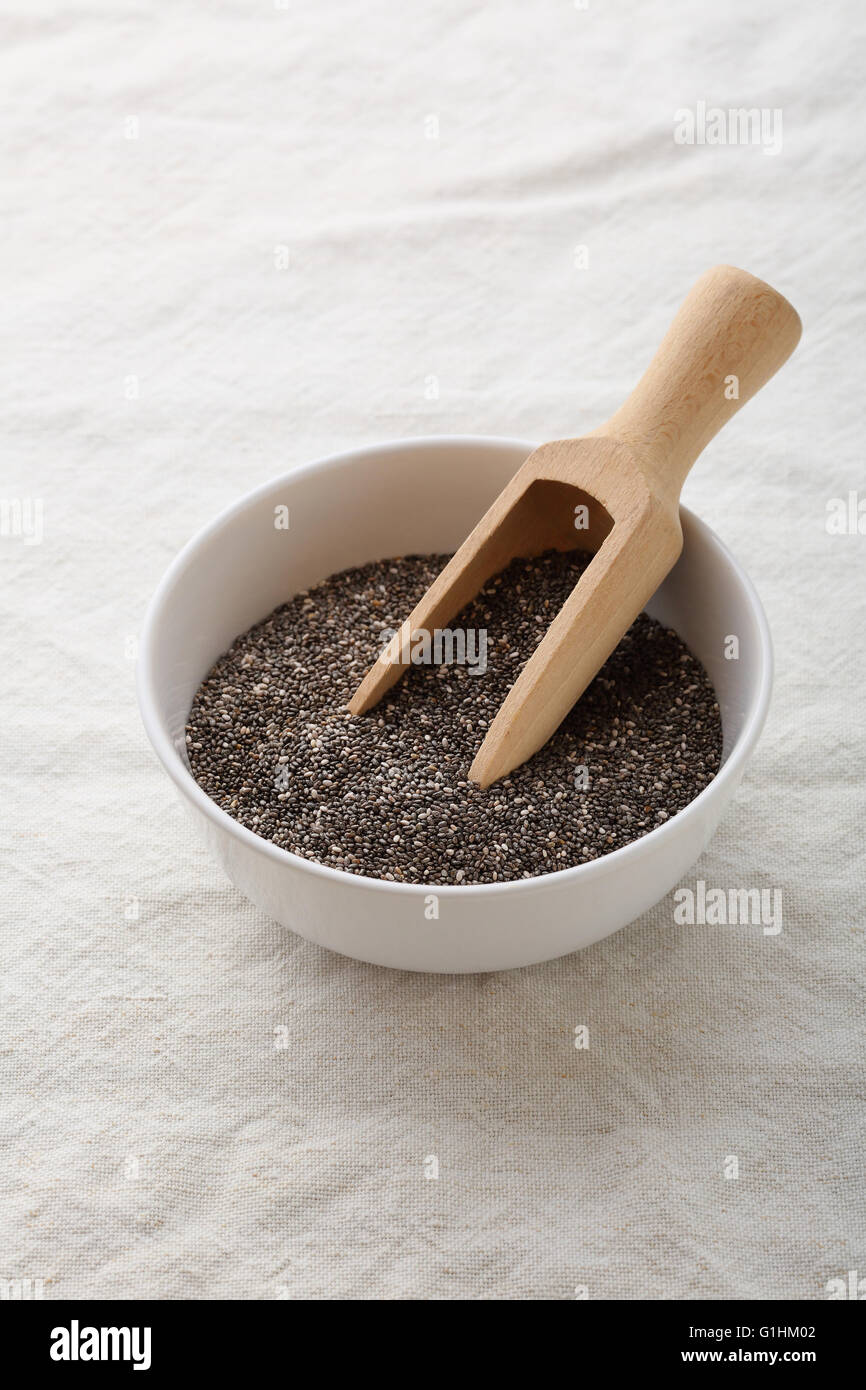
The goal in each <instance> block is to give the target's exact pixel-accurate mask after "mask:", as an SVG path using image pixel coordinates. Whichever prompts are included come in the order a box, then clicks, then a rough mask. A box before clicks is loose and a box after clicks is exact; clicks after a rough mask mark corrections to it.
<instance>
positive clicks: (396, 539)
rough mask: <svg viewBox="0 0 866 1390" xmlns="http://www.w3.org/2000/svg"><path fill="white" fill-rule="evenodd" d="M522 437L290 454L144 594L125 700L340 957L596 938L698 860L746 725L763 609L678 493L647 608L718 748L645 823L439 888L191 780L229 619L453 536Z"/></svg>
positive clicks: (168, 761) (268, 892)
mask: <svg viewBox="0 0 866 1390" xmlns="http://www.w3.org/2000/svg"><path fill="white" fill-rule="evenodd" d="M532 447H533V446H532V445H530V444H528V443H526V442H523V441H519V440H510V439H486V438H476V437H468V438H459V437H458V438H448V437H446V438H433V439H408V440H398V441H397V442H395V443H391V444H384V445H381V446H377V447H374V448H368V449H360V450H357V451H354V452H352V453H348V454H339V455H336V456H334V457H332V458H326V459H322V460H321V461H320V462H318V463H311V464H308V465H306V466H305V467H302V468H297V469H295V470H294V471H293V472H291V473H289V474H287V475H286V476H285V477H282V478H277V479H276V480H275V481H274V482H271V483H268V484H266V486H264V487H261V488H259V489H257V491H255V492H253V493H251V494H250V495H249V496H247V497H243V498H242V499H241V500H240V501H239V502H237V503H236V504H235V505H234V506H233V507H230V508H229V510H228V511H226V512H223V514H222V516H220V517H218V518H217V519H216V521H214V522H212V523H211V525H210V526H208V527H206V528H205V530H203V531H202V532H201V533H200V534H199V535H198V536H196V537H195V539H194V540H192V541H190V543H189V544H188V545H187V546H186V547H185V549H184V550H183V551H182V552H181V553H180V555H179V556H178V557H177V559H176V560H175V561H174V563H173V564H172V566H171V568H170V569H169V571H168V573H167V574H166V576H165V578H164V579H163V581H162V583H161V584H160V586H159V589H158V590H157V592H156V594H155V596H154V598H153V601H152V603H151V605H150V608H149V611H148V614H147V619H146V622H145V627H144V632H143V636H142V641H141V646H140V656H139V665H138V690H139V702H140V706H141V713H142V717H143V719H144V724H145V727H146V729H147V732H148V734H149V736H150V739H151V741H152V743H153V746H154V748H155V749H156V751H157V753H158V754H159V757H160V758H161V760H162V762H163V764H164V766H165V768H166V771H167V772H168V773H169V775H170V777H171V778H172V780H173V781H174V783H175V785H176V787H177V788H178V791H179V792H180V794H181V797H182V799H183V800H184V802H185V803H186V805H187V806H188V807H189V808H190V810H191V811H192V814H193V817H194V819H195V821H196V822H197V824H198V826H199V828H200V830H201V831H202V832H203V834H204V836H205V839H206V841H207V843H208V844H209V845H210V847H211V849H212V850H213V853H214V855H215V856H216V858H217V859H218V860H219V862H220V864H221V865H222V866H223V868H224V869H225V871H226V873H227V874H228V876H229V878H230V879H231V881H232V882H233V883H234V884H235V885H236V887H237V888H239V889H240V891H241V892H242V893H243V894H245V896H246V897H247V898H249V899H250V900H251V901H252V902H253V903H255V904H256V906H257V907H259V908H261V910H262V911H263V912H266V913H268V915H269V916H271V917H275V918H276V919H277V921H279V922H281V923H282V924H283V925H284V926H286V927H291V929H292V930H293V931H296V932H299V933H300V934H301V935H302V936H305V937H308V938H309V939H310V940H311V941H317V942H319V944H320V945H322V946H328V947H330V948H331V949H332V950H334V951H341V952H343V953H344V954H345V955H347V956H354V957H356V958H357V959H359V960H364V961H371V962H373V963H375V964H378V965H389V966H395V967H399V968H402V969H407V970H433V971H446V972H464V971H478V970H503V969H508V968H510V967H513V966H518V965H528V964H531V963H533V962H535V961H542V960H549V959H551V958H552V957H554V956H561V955H564V954H566V953H567V952H569V951H574V950H577V949H579V948H580V947H583V946H589V945H590V944H591V943H592V942H594V941H598V940H600V939H601V938H602V937H604V936H608V935H609V934H610V933H611V932H614V931H617V930H618V929H619V928H620V927H624V926H626V925H627V923H629V922H631V921H633V920H634V918H635V917H638V916H640V914H641V913H642V912H645V911H646V910H647V909H648V908H650V907H652V905H653V904H654V903H656V902H658V901H659V899H660V898H662V897H664V895H665V894H666V893H668V892H669V891H670V890H671V889H672V888H673V887H674V886H675V885H676V884H677V882H678V881H679V880H680V879H681V878H682V876H683V875H684V874H685V873H686V872H687V870H688V869H689V868H690V866H691V865H692V864H694V862H695V860H696V859H697V857H698V855H699V854H700V852H701V850H702V849H703V848H704V846H705V844H706V843H707V840H708V839H709V837H710V835H711V834H712V832H713V830H714V829H715V827H716V824H717V822H718V820H719V817H720V816H721V814H722V812H723V811H724V809H725V807H726V806H727V804H728V802H729V801H730V799H731V797H732V796H733V794H734V791H735V790H736V787H737V785H738V783H739V781H740V778H741V776H742V774H743V769H744V768H745V765H746V762H747V761H748V758H749V756H750V754H751V752H752V750H753V748H754V746H755V743H756V742H757V739H758V736H759V734H760V731H761V727H762V725H763V722H764V717H765V715H766V712H767V706H768V703H769V698H770V686H771V681H772V648H771V644H770V634H769V631H768V628H767V623H766V619H765V617H764V613H763V610H762V608H761V605H760V602H759V600H758V597H757V595H756V593H755V591H754V589H753V588H752V585H751V583H750V582H749V580H748V578H747V576H746V575H745V574H744V573H743V571H742V570H741V569H740V567H739V565H738V564H737V562H736V561H735V560H734V558H733V556H732V555H731V554H730V552H729V551H728V550H727V549H726V548H725V546H724V545H722V543H721V541H719V539H718V538H717V537H716V536H715V535H714V533H713V532H712V531H711V530H710V529H709V527H707V526H705V525H704V524H703V522H701V521H699V520H698V518H697V517H696V516H694V515H693V514H692V513H691V512H689V511H687V510H685V509H683V513H682V520H683V532H684V537H685V544H684V547H683V553H682V556H681V558H680V560H679V561H678V563H677V565H676V566H675V568H674V569H673V571H672V572H671V574H670V575H669V576H668V578H667V579H666V580H665V582H664V584H663V585H662V586H661V588H660V589H659V591H658V592H657V594H656V595H655V597H654V598H653V600H652V602H651V603H650V605H649V609H648V611H649V612H650V613H651V614H652V616H653V617H655V618H658V619H659V620H660V621H661V622H662V623H664V624H666V625H667V626H670V627H673V628H675V629H676V631H677V632H678V633H679V634H680V636H681V637H682V638H683V639H684V640H685V641H686V642H687V643H688V645H689V647H690V648H691V650H692V651H693V652H694V653H695V655H696V656H698V657H699V658H700V660H701V661H702V662H703V664H704V666H705V667H706V669H707V671H708V673H709V675H710V677H711V679H712V681H713V684H714V686H715V688H716V692H717V695H718V699H719V704H720V706H721V711H722V725H723V730H724V754H723V765H722V768H721V770H720V771H719V774H718V776H717V777H716V778H715V779H714V780H713V781H712V782H711V783H710V785H709V786H708V787H706V788H705V790H704V791H703V792H701V794H700V795H699V796H698V797H697V798H696V799H695V800H694V801H693V802H692V803H691V804H690V805H689V806H687V807H686V809H685V810H684V811H680V812H679V814H678V815H676V816H673V817H672V818H671V819H670V820H669V821H666V822H665V823H664V824H663V825H662V826H660V827H659V829H657V830H653V831H651V832H650V833H649V834H648V835H645V836H644V838H643V839H641V840H635V841H634V842H633V843H632V844H630V845H626V847H625V848H624V849H620V850H616V851H615V852H614V853H612V854H608V855H606V856H605V857H604V858H602V859H597V860H595V861H594V862H592V863H590V864H583V865H580V866H579V867H577V868H572V869H562V870H560V871H558V872H556V873H551V874H545V875H543V876H541V877H539V878H534V879H522V880H518V881H515V882H513V883H501V884H489V885H488V884H483V885H477V886H467V887H458V886H453V887H452V886H445V887H440V888H437V889H435V890H434V889H431V888H430V887H427V886H423V887H422V886H417V887H413V886H411V885H406V884H396V883H386V882H384V881H381V880H379V879H371V878H362V877H360V876H358V875H355V874H348V873H343V872H342V871H340V870H336V869H329V868H324V867H322V866H320V865H318V864H312V863H310V862H308V861H307V860H306V859H302V858H300V857H299V856H297V855H294V854H290V853H288V852H287V851H286V850H283V849H279V848H277V846H276V845H273V844H271V843H270V841H268V840H263V839H261V838H260V837H259V836H258V835H255V834H253V832H252V831H250V830H247V829H245V828H244V827H243V826H241V825H238V823H237V822H236V821H234V820H232V819H231V817H230V816H228V815H226V813H225V812H224V811H222V810H220V809H219V807H218V806H216V805H215V803H214V802H213V801H211V800H210V798H209V797H208V796H206V795H205V793H204V792H203V791H202V790H201V788H200V787H199V786H198V784H197V783H196V782H195V781H194V780H193V778H192V775H191V774H190V771H189V766H188V762H187V756H186V747H185V743H184V725H185V723H186V718H187V715H188V713H189V709H190V705H191V703H192V699H193V696H194V694H195V692H196V689H197V688H198V686H199V684H200V682H201V680H202V679H203V677H204V676H205V675H206V674H207V672H208V670H209V669H210V667H211V666H212V664H213V662H214V661H215V660H216V658H217V657H218V656H220V655H221V653H222V652H224V651H225V650H226V649H227V648H228V647H229V646H230V645H231V643H232V641H233V639H234V638H235V637H237V636H238V635H239V634H240V633H241V632H244V631H245V630H246V629H247V628H249V627H251V626H252V625H253V624H254V623H256V622H258V621H259V620H260V619H262V618H264V617H265V616H266V615H267V614H268V613H270V612H271V611H272V609H274V608H276V607H277V605H278V604H281V603H285V602H286V601H287V600H288V599H289V598H291V597H292V595H293V594H295V593H297V592H298V590H300V589H306V588H308V587H309V586H310V585H311V584H315V583H316V582H317V581H318V580H321V579H324V578H325V577H326V576H327V575H329V574H333V573H334V572H335V571H337V570H343V569H346V568H348V567H349V566H350V565H360V564H365V563H367V562H368V561H371V560H378V559H383V558H385V557H388V556H392V555H406V554H412V553H419V552H421V553H423V552H431V551H439V552H442V551H453V550H455V549H456V548H457V546H458V545H459V544H460V542H461V541H462V540H463V539H464V537H465V536H466V535H467V534H468V532H469V531H470V530H471V529H472V527H473V526H474V524H475V522H476V521H477V520H478V518H479V517H480V516H481V514H482V513H483V512H484V511H485V510H486V508H487V506H488V505H489V504H490V502H491V501H492V500H493V498H494V497H495V496H496V494H497V493H498V492H499V491H500V490H501V488H502V487H503V485H504V483H505V482H506V481H507V480H508V479H509V478H510V477H511V476H512V474H513V473H514V472H515V471H516V470H517V468H518V467H519V465H520V464H521V463H522V462H523V460H524V458H526V456H527V454H529V453H530V452H531V449H532ZM281 506H285V507H288V508H289V522H290V524H289V529H288V530H285V529H279V528H277V527H276V526H275V524H274V521H275V509H276V508H277V507H281ZM728 634H736V636H737V637H738V638H739V644H740V647H739V650H740V654H739V660H726V659H725V657H724V639H725V638H726V636H727V635H728ZM434 891H435V894H436V896H437V898H438V917H435V916H433V915H432V912H433V909H432V907H431V905H430V895H431V893H433V892H434Z"/></svg>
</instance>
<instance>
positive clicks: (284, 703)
mask: <svg viewBox="0 0 866 1390" xmlns="http://www.w3.org/2000/svg"><path fill="white" fill-rule="evenodd" d="M447 558H448V557H447V556H444V555H423V556H418V555H412V556H407V557H405V558H402V559H398V560H387V561H382V562H380V563H377V564H370V565H364V566H363V567H361V568H359V569H352V570H346V571H344V572H343V573H342V574H336V575H333V576H332V577H331V578H330V579H328V580H326V581H325V582H324V583H322V584H319V585H317V586H316V587H315V588H314V589H311V590H310V591H309V592H308V593H302V594H298V595H297V596H296V597H295V598H294V599H292V601H291V602H290V603H287V604H285V605H283V607H281V608H278V609H277V610H276V611H275V612H274V613H272V614H271V616H270V617H269V618H266V619H265V621H264V622H262V623H259V624H258V625H257V626H256V627H254V628H252V629H251V630H250V631H249V632H247V633H244V635H243V636H242V637H239V638H238V639H237V641H236V642H235V643H234V644H233V646H232V647H231V649H230V650H229V651H228V652H226V654H225V655H224V656H222V657H221V658H220V660H219V661H218V662H217V663H216V665H215V666H214V668H213V670H212V671H211V672H210V674H209V675H208V677H207V678H206V680H205V681H204V682H203V683H202V685H201V687H200V689H199V690H198V692H197V694H196V697H195V700H194V701H193V706H192V709H191V711H190V715H189V723H188V725H187V747H188V749H189V758H190V765H191V768H192V772H193V775H194V776H195V778H196V780H197V781H198V782H199V784H200V785H201V786H202V787H203V788H204V790H205V791H206V792H207V793H208V795H209V796H211V797H212V798H213V800H214V801H215V802H216V803H217V805H219V806H221V807H222V808H223V810H225V811H227V812H228V813H229V815H231V816H234V817H235V819H236V820H238V821H240V823H241V824H242V825H245V826H248V827H249V828H250V829H251V830H254V831H255V832H256V833H257V834H259V835H263V836H265V837H266V838H267V839H269V840H273V842H274V843H275V844H277V845H280V846H282V847H283V848H284V849H288V850H292V851H293V852H294V853H295V854H300V855H303V856H304V857H305V858H307V859H312V860H314V861H315V862H316V863H319V864H328V865H330V866H331V867H332V868H337V869H345V870H347V871H348V872H349V873H356V874H366V875H368V876H370V877H373V878H385V879H391V880H394V881H397V882H406V883H429V884H445V883H497V882H502V881H503V880H507V879H520V878H531V877H533V876H534V875H536V874H543V873H551V872H553V871H554V870H556V869H564V868H568V867H569V866H571V865H574V864H585V863H587V862H588V861H589V860H590V859H597V858H598V857H599V855H602V854H608V853H609V852H610V851H611V850H614V849H619V848H620V847H621V846H622V845H625V844H627V843H628V842H629V841H630V840H635V839H638V838H639V837H640V836H641V835H645V834H646V833H647V832H648V831H649V830H652V829H654V828H655V827H656V826H658V825H660V824H661V823H662V822H663V821H665V820H667V818H668V817H669V816H672V815H674V814H675V812H677V811H680V810H682V808H683V807H684V806H686V805H687V804H688V803H689V802H690V801H691V800H693V798H694V797H695V796H697V794H698V792H699V791H701V789H702V788H703V787H705V786H706V785H707V783H708V782H709V781H710V780H711V779H712V778H713V777H714V775H715V774H716V772H717V771H718V768H719V762H720V758H721V748H722V729H721V720H720V717H719V708H718V705H717V703H716V699H715V694H714V692H713V688H712V685H711V684H710V681H709V679H708V677H707V675H706V673H705V671H704V669H703V667H702V666H701V665H700V663H699V662H698V661H697V660H696V659H695V657H693V656H692V655H691V653H690V652H689V651H688V649H687V648H686V647H685V646H684V644H683V643H682V642H681V640H680V639H679V637H677V635H676V634H675V633H674V632H669V631H665V629H664V628H662V627H661V626H660V625H659V624H658V623H656V622H654V621H653V620H652V619H650V618H648V617H647V616H646V614H641V616H640V617H639V618H638V619H637V621H636V622H635V623H634V624H633V625H632V627H631V628H630V629H629V631H628V632H627V633H626V635H625V637H624V638H623V640H622V642H621V643H620V645H619V647H618V648H617V650H616V651H615V652H614V653H613V655H612V656H611V657H610V659H609V660H608V662H607V663H606V665H605V666H604V668H603V669H602V670H601V672H600V673H599V675H598V676H597V677H596V679H595V680H594V681H593V683H592V685H591V686H590V687H589V689H588V690H587V691H586V692H585V694H584V695H583V696H582V698H581V699H580V700H579V701H578V703H577V705H576V706H575V707H574V709H573V710H572V711H571V713H570V714H569V716H568V717H567V719H566V720H565V721H564V723H563V724H562V725H561V726H560V728H559V729H558V731H557V732H556V734H555V735H554V736H553V738H552V739H551V740H550V742H549V743H548V744H547V745H546V746H545V747H544V748H543V749H542V750H541V751H540V752H539V753H537V754H536V756H535V757H534V758H532V759H531V760H530V761H529V762H528V763H526V764H524V766H523V767H520V768H518V769H517V770H516V771H515V772H512V773H511V775H510V776H509V777H507V778H505V779H503V781H501V782H497V783H495V784H494V785H493V786H491V787H488V788H486V789H485V790H483V791H482V790H481V789H480V788H479V787H477V786H475V785H474V784H473V783H471V782H469V781H467V774H468V771H469V766H470V764H471V762H472V759H473V757H474V755H475V752H476V751H477V748H478V746H479V744H480V743H481V740H482V738H483V737H484V731H485V729H486V728H487V725H488V722H489V721H490V720H492V718H493V716H494V715H495V713H496V711H497V709H498V708H499V706H500V704H501V703H502V700H503V699H504V697H505V695H506V693H507V691H508V689H509V687H510V685H511V684H512V683H513V682H514V680H515V678H516V676H517V674H518V672H519V671H520V669H521V667H522V665H523V664H524V662H525V661H526V660H527V659H528V657H529V656H530V655H531V653H532V651H533V649H534V648H535V646H536V645H537V643H538V642H539V641H540V639H541V637H542V635H543V633H544V631H545V629H546V627H547V625H548V623H549V622H550V620H551V618H552V617H553V615H554V614H555V613H556V611H557V609H558V608H559V607H560V606H561V604H562V603H563V601H564V600H565V598H566V597H567V595H568V594H569V592H570V591H571V589H572V588H573V587H574V585H575V583H576V582H577V580H578V578H579V576H580V574H581V572H582V571H583V569H584V568H585V567H586V565H587V563H588V562H589V559H590V558H591V557H590V556H588V555H586V554H583V553H580V552H574V551H572V552H569V553H567V554H562V553H557V552H549V553H548V554H547V555H544V556H542V557H540V558H539V559H535V560H515V561H513V562H512V564H511V565H509V567H508V569H506V570H505V571H503V573H502V574H501V575H498V576H497V577H496V578H495V579H494V580H492V581H491V583H490V584H489V585H488V586H487V588H486V589H484V590H483V591H482V593H481V594H480V595H479V596H478V597H477V598H476V599H475V600H474V602H473V603H471V604H470V605H469V606H468V607H467V608H466V609H465V610H464V612H463V613H462V614H461V615H460V617H459V618H458V619H456V620H455V621H454V623H452V624H451V627H452V628H457V627H462V628H464V629H473V630H483V631H485V632H486V634H487V665H486V670H485V671H484V673H483V674H480V673H479V672H478V671H474V672H473V670H472V668H471V667H470V666H469V665H465V664H464V665H459V664H444V665H439V666H432V665H417V666H410V667H409V669H408V670H407V672H406V674H405V675H404V676H403V678H402V679H401V680H400V681H399V683H398V684H397V685H396V686H395V687H394V688H393V689H392V690H391V691H390V693H389V694H388V695H387V696H386V697H385V699H384V700H383V701H382V702H381V704H379V705H378V706H377V707H376V708H375V709H374V710H372V711H371V712H370V713H369V714H366V715H362V716H360V717H359V718H353V717H352V716H351V715H350V714H349V712H348V710H347V708H346V703H347V701H348V699H349V698H350V696H351V695H352V693H353V691H354V690H355V688H356V686H357V685H358V683H359V681H360V680H361V677H362V676H363V675H364V673H365V671H366V670H367V668H368V667H369V665H370V663H371V662H372V661H373V660H374V659H375V657H376V656H377V655H378V653H379V651H380V650H381V648H382V645H383V642H382V633H383V632H384V631H385V630H386V629H389V628H397V627H399V625H400V622H401V621H402V619H403V617H404V616H405V614H406V613H408V612H410V610H411V609H412V607H413V605H414V604H415V602H416V601H417V599H418V598H419V597H420V596H421V594H422V593H423V592H424V590H425V589H426V588H427V587H428V585H429V584H430V582H431V581H432V580H433V578H434V577H435V576H436V574H438V573H439V571H440V570H441V569H442V566H443V564H444V563H445V561H446V559H447Z"/></svg>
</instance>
